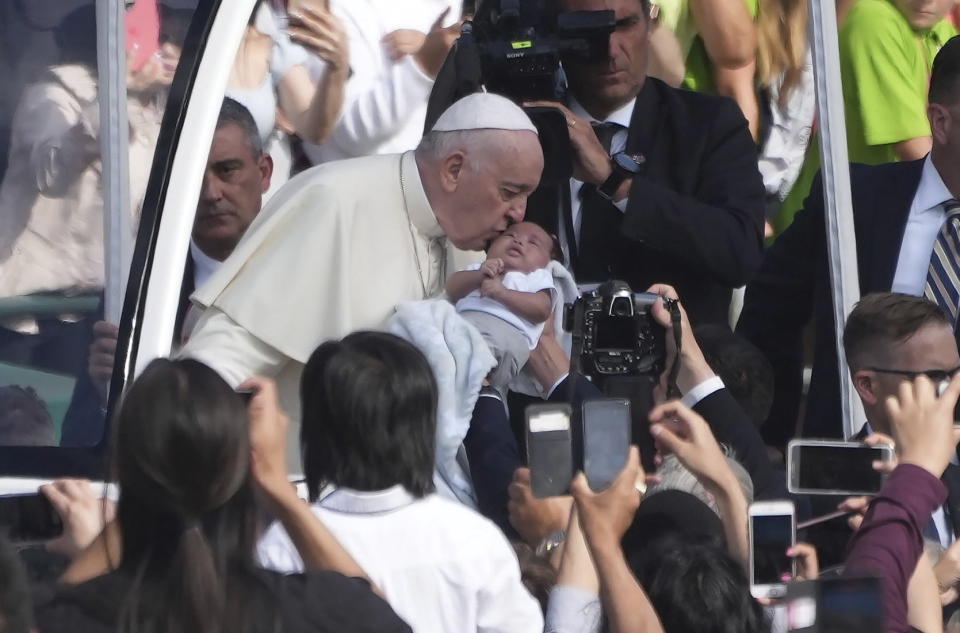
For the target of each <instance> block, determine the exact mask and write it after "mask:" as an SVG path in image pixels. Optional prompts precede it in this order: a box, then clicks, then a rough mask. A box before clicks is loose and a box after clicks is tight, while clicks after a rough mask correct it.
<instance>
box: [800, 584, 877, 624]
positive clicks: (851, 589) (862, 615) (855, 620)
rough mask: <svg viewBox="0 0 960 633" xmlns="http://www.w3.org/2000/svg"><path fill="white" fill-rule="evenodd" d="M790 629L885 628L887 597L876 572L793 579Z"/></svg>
mask: <svg viewBox="0 0 960 633" xmlns="http://www.w3.org/2000/svg"><path fill="white" fill-rule="evenodd" d="M786 611H787V631H788V632H789V633H848V632H849V631H882V630H883V625H884V622H883V614H884V611H883V598H882V594H881V592H880V579H879V578H878V577H875V576H834V577H827V578H818V579H816V580H809V581H804V582H797V583H791V584H790V588H789V590H788V591H787V598H786Z"/></svg>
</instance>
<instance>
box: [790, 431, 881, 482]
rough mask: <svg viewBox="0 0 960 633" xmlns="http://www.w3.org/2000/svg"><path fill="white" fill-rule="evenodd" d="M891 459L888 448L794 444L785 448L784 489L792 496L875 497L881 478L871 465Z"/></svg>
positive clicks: (822, 442) (808, 442) (813, 442)
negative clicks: (785, 484) (785, 470)
mask: <svg viewBox="0 0 960 633" xmlns="http://www.w3.org/2000/svg"><path fill="white" fill-rule="evenodd" d="M890 459H893V448H891V447H889V446H867V445H865V444H861V443H860V442H832V441H826V440H793V441H791V442H790V443H789V444H788V445H787V473H788V477H787V489H788V490H789V491H790V492H791V493H793V494H797V493H799V494H821V495H824V494H826V495H845V496H857V495H874V494H877V493H878V492H880V487H881V486H883V481H884V476H883V474H882V473H879V472H877V471H876V470H874V468H873V462H875V461H887V460H890Z"/></svg>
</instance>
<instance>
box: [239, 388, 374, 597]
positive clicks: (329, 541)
mask: <svg viewBox="0 0 960 633" xmlns="http://www.w3.org/2000/svg"><path fill="white" fill-rule="evenodd" d="M241 388H244V389H251V390H253V392H254V395H253V398H252V399H251V401H250V407H249V413H250V471H251V474H252V476H253V480H254V482H255V483H256V484H257V486H258V487H259V488H260V490H261V491H262V492H263V494H264V496H265V498H266V499H267V500H268V503H269V504H270V506H271V509H272V510H273V513H274V515H275V516H276V517H277V518H278V519H279V520H280V522H281V523H282V524H283V527H284V529H286V531H287V534H289V535H290V540H292V541H293V544H294V546H295V547H296V548H297V552H298V553H299V554H300V557H301V558H302V559H303V564H304V567H305V568H306V569H313V570H329V571H336V572H339V573H341V574H343V575H345V576H352V577H357V578H364V579H366V580H367V581H369V580H370V579H369V578H367V575H366V573H365V572H364V571H363V569H361V568H360V565H358V564H357V562H356V561H355V560H353V557H351V556H350V554H349V553H347V550H345V549H344V548H343V546H342V545H340V542H339V541H337V539H336V538H335V537H334V536H333V534H332V533H331V532H330V531H329V530H328V529H327V528H326V526H325V525H323V523H321V522H320V519H318V518H317V517H316V515H315V514H314V513H313V511H312V510H311V509H310V506H309V505H307V504H306V503H304V502H303V501H302V500H301V499H300V497H298V496H297V491H296V489H295V488H294V487H293V485H292V484H291V483H290V481H289V480H288V479H287V462H286V453H287V416H286V415H285V414H284V413H283V411H281V410H280V406H279V404H278V401H277V387H276V385H275V384H274V382H273V381H272V380H269V379H267V378H259V377H257V378H251V379H250V380H248V381H246V382H245V383H243V385H241ZM371 585H372V583H371Z"/></svg>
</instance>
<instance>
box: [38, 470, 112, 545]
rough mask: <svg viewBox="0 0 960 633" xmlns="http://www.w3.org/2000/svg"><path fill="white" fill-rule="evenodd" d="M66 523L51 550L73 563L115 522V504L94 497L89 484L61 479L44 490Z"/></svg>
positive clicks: (43, 487) (61, 520)
mask: <svg viewBox="0 0 960 633" xmlns="http://www.w3.org/2000/svg"><path fill="white" fill-rule="evenodd" d="M40 493H41V494H42V495H43V496H44V497H45V498H46V499H47V500H49V502H50V504H51V506H52V507H53V509H54V510H55V511H56V513H57V515H58V516H59V518H60V522H61V523H62V526H61V527H62V531H61V533H60V535H59V536H58V537H57V538H55V539H54V540H52V541H49V542H47V545H46V547H47V549H48V550H49V551H51V552H56V553H58V554H62V555H64V556H66V557H67V558H70V559H71V560H72V559H73V558H76V557H77V556H78V555H79V554H80V552H82V551H83V550H85V549H86V548H87V547H89V546H90V544H91V543H93V541H94V539H96V538H97V536H98V535H99V534H100V533H101V532H102V531H103V528H104V526H105V525H106V524H107V523H109V522H111V521H113V519H114V517H115V515H116V507H115V506H114V503H113V501H111V500H110V499H107V498H100V497H98V496H97V495H95V494H94V492H93V488H92V487H91V485H90V482H89V481H86V480H83V479H58V480H56V481H54V482H53V483H51V484H47V485H45V486H41V487H40Z"/></svg>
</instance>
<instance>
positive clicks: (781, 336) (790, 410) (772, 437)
mask: <svg viewBox="0 0 960 633" xmlns="http://www.w3.org/2000/svg"><path fill="white" fill-rule="evenodd" d="M922 170H923V161H922V160H918V161H913V162H908V163H889V164H886V165H876V166H866V165H856V164H854V165H851V166H850V184H851V188H852V191H853V220H854V229H855V232H856V238H857V265H858V266H859V275H860V293H861V294H867V293H870V292H884V291H889V290H890V287H891V285H892V284H893V275H894V273H895V271H896V267H897V259H898V257H899V255H900V242H901V241H902V239H903V232H904V227H905V226H906V222H907V217H908V216H909V214H910V205H911V204H912V202H913V197H914V194H915V193H916V191H917V186H918V185H919V183H920V174H921V172H922ZM811 319H813V322H814V330H815V333H814V335H815V341H814V360H813V377H812V381H811V385H810V394H809V396H808V398H807V409H806V417H805V422H804V425H803V432H802V435H804V436H806V437H837V438H839V437H843V429H842V425H841V422H840V419H841V418H840V387H839V383H840V375H839V371H838V368H837V350H836V342H835V338H834V319H833V301H832V297H831V295H830V274H829V267H828V261H827V246H826V226H825V222H824V209H823V185H822V183H821V181H820V177H819V176H817V179H816V180H815V181H814V184H813V188H812V189H811V190H810V196H809V197H808V198H807V200H806V202H805V203H804V208H803V209H802V210H801V211H799V212H798V213H797V215H796V217H795V219H794V221H793V224H791V225H790V227H789V228H788V229H787V230H786V231H784V232H783V234H782V235H780V237H778V238H777V240H776V241H775V242H774V243H773V246H771V247H770V248H769V249H768V250H767V253H766V256H765V257H764V261H763V265H762V266H761V268H760V272H759V273H758V274H757V277H756V278H755V279H754V280H753V282H751V283H750V285H749V286H747V292H746V297H745V299H744V306H743V313H742V314H741V316H740V323H739V325H738V327H737V331H738V332H740V333H741V334H743V335H744V336H746V338H747V339H749V340H750V341H751V342H752V343H753V344H754V345H756V346H757V347H759V348H760V350H761V351H763V352H764V353H765V354H766V356H767V358H768V359H769V360H770V362H771V364H772V365H773V369H774V379H775V394H774V403H773V408H772V410H771V413H770V417H769V418H768V420H767V424H766V426H765V427H764V437H765V439H766V440H767V442H768V443H770V444H773V445H776V446H784V445H785V444H786V442H787V441H788V440H789V439H790V438H791V437H792V436H793V435H794V431H795V428H794V422H795V420H796V419H797V411H798V408H799V405H800V395H801V388H802V374H801V372H802V370H803V346H802V345H803V331H804V328H805V327H806V325H807V323H808V322H810V320H811Z"/></svg>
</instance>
